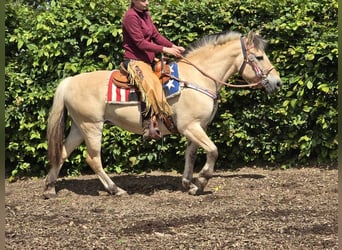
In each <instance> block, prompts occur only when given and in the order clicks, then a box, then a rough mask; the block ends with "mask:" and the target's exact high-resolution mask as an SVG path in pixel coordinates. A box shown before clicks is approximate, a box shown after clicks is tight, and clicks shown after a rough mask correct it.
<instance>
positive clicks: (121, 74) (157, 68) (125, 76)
mask: <svg viewBox="0 0 342 250" xmlns="http://www.w3.org/2000/svg"><path fill="white" fill-rule="evenodd" d="M153 71H154V73H155V74H156V76H157V77H158V79H159V81H160V84H164V83H166V82H167V81H168V80H170V73H171V69H170V65H168V64H167V62H165V61H164V60H158V61H157V62H156V63H155V65H154V68H153ZM113 83H114V84H115V85H116V86H117V87H119V88H131V87H132V85H131V84H130V79H129V73H128V71H127V70H126V69H125V67H124V65H123V63H121V64H120V69H119V70H115V71H114V72H113Z"/></svg>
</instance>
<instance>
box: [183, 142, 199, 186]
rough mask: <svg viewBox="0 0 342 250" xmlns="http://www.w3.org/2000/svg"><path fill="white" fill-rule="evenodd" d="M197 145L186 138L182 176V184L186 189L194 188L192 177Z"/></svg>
mask: <svg viewBox="0 0 342 250" xmlns="http://www.w3.org/2000/svg"><path fill="white" fill-rule="evenodd" d="M197 149H198V145H197V144H195V143H194V142H192V141H190V140H188V146H187V148H186V151H185V166H184V172H183V178H182V185H183V187H184V188H185V189H186V190H191V189H193V188H194V186H193V185H194V184H192V178H193V173H194V165H195V161H196V158H197Z"/></svg>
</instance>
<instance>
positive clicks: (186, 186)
mask: <svg viewBox="0 0 342 250" xmlns="http://www.w3.org/2000/svg"><path fill="white" fill-rule="evenodd" d="M190 184H191V181H189V180H188V179H185V178H183V179H182V186H183V188H184V189H185V190H189V189H190Z"/></svg>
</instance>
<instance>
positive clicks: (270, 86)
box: [239, 32, 281, 93]
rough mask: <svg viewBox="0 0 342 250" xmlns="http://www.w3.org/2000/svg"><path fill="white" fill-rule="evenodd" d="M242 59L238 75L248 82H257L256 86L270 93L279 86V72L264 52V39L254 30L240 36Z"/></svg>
mask: <svg viewBox="0 0 342 250" xmlns="http://www.w3.org/2000/svg"><path fill="white" fill-rule="evenodd" d="M241 47H242V54H243V61H242V63H241V67H240V71H239V73H240V75H241V76H242V78H243V79H244V80H245V81H247V82H249V83H258V84H257V86H256V88H262V87H263V88H265V89H266V91H267V93H272V92H274V91H276V90H278V89H279V88H280V87H281V79H280V77H279V73H278V72H277V71H276V70H275V68H274V66H273V65H272V64H271V62H270V60H269V59H268V57H267V55H266V53H265V47H266V41H265V40H264V39H262V38H261V37H260V36H259V35H257V34H255V33H254V32H249V34H248V36H247V38H244V37H241Z"/></svg>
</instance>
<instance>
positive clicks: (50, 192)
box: [43, 190, 57, 199]
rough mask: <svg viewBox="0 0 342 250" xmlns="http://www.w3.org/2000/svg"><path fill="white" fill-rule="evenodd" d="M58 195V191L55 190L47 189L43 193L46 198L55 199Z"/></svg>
mask: <svg viewBox="0 0 342 250" xmlns="http://www.w3.org/2000/svg"><path fill="white" fill-rule="evenodd" d="M56 196H57V194H56V191H54V190H46V191H44V193H43V197H44V199H53V198H56Z"/></svg>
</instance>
